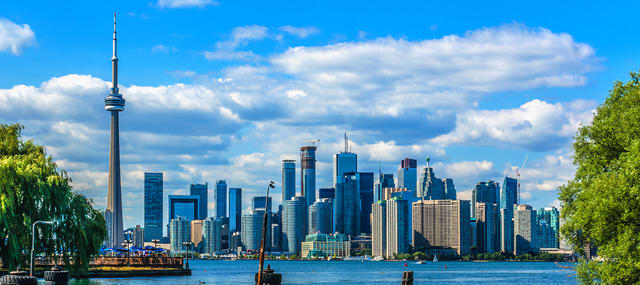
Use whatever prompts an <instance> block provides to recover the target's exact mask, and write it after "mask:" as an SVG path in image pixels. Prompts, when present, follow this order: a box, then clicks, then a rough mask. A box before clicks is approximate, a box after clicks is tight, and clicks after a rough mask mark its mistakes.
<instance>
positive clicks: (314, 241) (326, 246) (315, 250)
mask: <svg viewBox="0 0 640 285" xmlns="http://www.w3.org/2000/svg"><path fill="white" fill-rule="evenodd" d="M350 252H351V245H350V243H349V240H348V238H347V236H346V235H344V234H332V235H328V234H312V235H307V236H306V238H305V241H304V242H303V243H302V255H301V256H302V257H303V258H314V257H317V258H327V257H337V258H345V257H349V256H351V254H350Z"/></svg>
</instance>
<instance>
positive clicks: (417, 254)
mask: <svg viewBox="0 0 640 285" xmlns="http://www.w3.org/2000/svg"><path fill="white" fill-rule="evenodd" d="M413 258H414V259H415V260H427V255H426V254H425V253H424V252H420V251H416V252H414V253H413Z"/></svg>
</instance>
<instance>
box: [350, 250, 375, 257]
mask: <svg viewBox="0 0 640 285" xmlns="http://www.w3.org/2000/svg"><path fill="white" fill-rule="evenodd" d="M365 255H369V256H371V255H372V251H371V249H370V248H361V249H359V250H357V251H356V252H355V254H354V256H365Z"/></svg>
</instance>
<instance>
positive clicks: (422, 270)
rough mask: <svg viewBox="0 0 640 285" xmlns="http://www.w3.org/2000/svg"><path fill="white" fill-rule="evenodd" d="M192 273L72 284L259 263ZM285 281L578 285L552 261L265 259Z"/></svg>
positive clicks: (207, 263) (227, 271) (199, 277)
mask: <svg viewBox="0 0 640 285" xmlns="http://www.w3.org/2000/svg"><path fill="white" fill-rule="evenodd" d="M190 264H191V269H192V270H193V275H192V276H179V277H138V278H126V279H125V278H114V279H92V280H74V281H72V282H71V284H72V285H115V284H127V285H129V284H131V285H153V284H251V283H252V282H253V278H254V277H253V274H254V273H255V272H256V271H257V269H258V262H257V261H255V260H247V261H221V260H193V261H190ZM266 264H270V265H271V267H272V268H273V269H274V270H275V271H276V272H279V273H281V274H282V278H283V284H391V283H393V284H400V281H401V279H402V272H403V271H405V270H412V271H413V272H414V278H415V282H414V284H433V283H457V284H575V283H576V279H575V274H574V271H573V270H572V269H571V268H573V266H574V265H573V264H571V263H559V264H556V263H552V262H459V261H451V262H445V261H441V262H427V263H425V264H415V262H406V264H407V267H405V266H404V265H405V262H359V261H266V262H265V266H266Z"/></svg>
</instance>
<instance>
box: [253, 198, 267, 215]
mask: <svg viewBox="0 0 640 285" xmlns="http://www.w3.org/2000/svg"><path fill="white" fill-rule="evenodd" d="M268 200H269V201H268V202H267V197H266V196H254V197H252V198H251V210H254V211H257V210H265V209H266V210H267V211H269V212H271V205H272V203H271V197H269V199H268Z"/></svg>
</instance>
